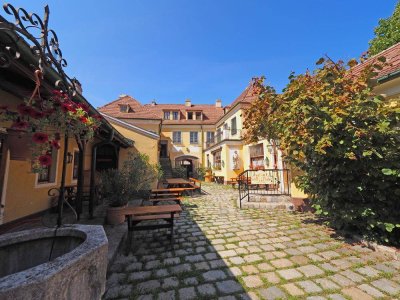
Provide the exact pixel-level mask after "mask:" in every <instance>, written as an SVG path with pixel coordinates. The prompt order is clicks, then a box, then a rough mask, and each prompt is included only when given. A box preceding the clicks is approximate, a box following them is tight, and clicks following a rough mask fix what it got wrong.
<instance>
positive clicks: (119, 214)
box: [107, 205, 127, 225]
mask: <svg viewBox="0 0 400 300" xmlns="http://www.w3.org/2000/svg"><path fill="white" fill-rule="evenodd" d="M125 207H127V205H124V206H120V207H108V208H107V224H108V225H118V224H121V223H123V222H124V221H125V213H124V209H125Z"/></svg>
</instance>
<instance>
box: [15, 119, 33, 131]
mask: <svg viewBox="0 0 400 300" xmlns="http://www.w3.org/2000/svg"><path fill="white" fill-rule="evenodd" d="M28 126H29V123H28V122H26V121H16V122H14V123H13V124H12V125H11V127H12V128H13V129H16V130H25V129H27V128H28Z"/></svg>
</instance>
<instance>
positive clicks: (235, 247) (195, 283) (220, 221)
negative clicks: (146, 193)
mask: <svg viewBox="0 0 400 300" xmlns="http://www.w3.org/2000/svg"><path fill="white" fill-rule="evenodd" d="M202 187H203V189H204V190H206V191H207V192H208V193H209V194H207V195H201V196H200V195H197V196H194V197H192V198H186V199H185V200H184V206H185V209H184V211H183V212H182V214H181V217H180V218H179V219H177V220H176V222H175V226H174V228H175V236H174V241H173V243H170V241H169V236H168V234H166V230H165V229H160V230H156V231H149V232H139V233H135V239H134V240H133V242H132V248H131V249H126V246H123V247H121V249H120V250H119V251H120V253H119V254H118V255H117V257H116V259H115V261H114V262H113V264H112V265H111V266H110V267H109V272H108V279H107V290H106V293H105V295H104V296H103V298H104V299H120V300H122V299H124V300H126V299H130V300H132V299H160V300H164V299H223V300H229V299H246V300H247V299H251V300H253V299H254V300H255V299H366V300H369V299H400V262H399V261H396V260H393V258H392V257H389V256H386V255H384V254H382V253H377V252H373V251H371V250H370V249H367V248H364V247H362V246H360V245H349V244H347V243H346V242H345V241H344V239H341V238H336V239H335V238H333V237H332V234H334V232H333V231H332V230H331V229H329V228H327V227H325V226H322V225H320V223H319V222H318V221H317V219H316V218H315V217H314V216H313V215H312V214H309V213H307V214H303V213H292V212H287V211H285V210H274V211H263V210H253V209H244V210H240V209H238V208H237V206H236V203H235V199H236V198H237V193H238V192H237V190H234V189H232V188H230V187H226V186H221V185H213V184H204V186H203V185H202ZM124 245H127V244H124Z"/></svg>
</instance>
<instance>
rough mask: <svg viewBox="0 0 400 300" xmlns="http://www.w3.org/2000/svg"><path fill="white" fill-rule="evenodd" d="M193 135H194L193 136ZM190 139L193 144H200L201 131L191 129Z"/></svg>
mask: <svg viewBox="0 0 400 300" xmlns="http://www.w3.org/2000/svg"><path fill="white" fill-rule="evenodd" d="M192 135H193V137H192ZM194 137H196V138H194ZM189 141H190V144H191V145H198V144H199V132H198V131H190V133H189Z"/></svg>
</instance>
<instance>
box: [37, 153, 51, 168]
mask: <svg viewBox="0 0 400 300" xmlns="http://www.w3.org/2000/svg"><path fill="white" fill-rule="evenodd" d="M39 163H40V165H42V166H44V167H48V166H50V165H51V156H50V155H49V154H44V155H41V156H39Z"/></svg>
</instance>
